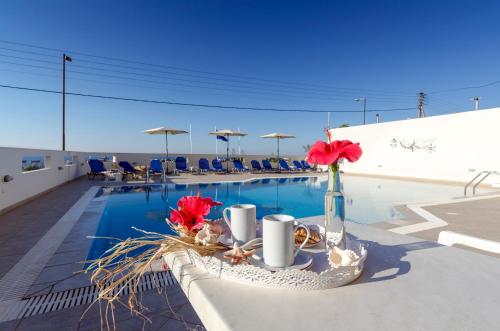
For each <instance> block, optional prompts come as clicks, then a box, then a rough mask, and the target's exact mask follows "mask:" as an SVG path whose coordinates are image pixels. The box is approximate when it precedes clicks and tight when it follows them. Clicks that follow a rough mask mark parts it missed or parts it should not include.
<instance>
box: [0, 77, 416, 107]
mask: <svg viewBox="0 0 500 331" xmlns="http://www.w3.org/2000/svg"><path fill="white" fill-rule="evenodd" d="M0 87H2V88H8V89H16V90H24V91H32V92H42V93H52V94H61V93H62V92H61V91H56V90H47V89H38V88H31V87H24V86H14V85H4V84H0ZM66 94H67V95H73V96H80V97H88V98H97V99H109V100H120V101H133V102H142V103H154V104H167V105H175V106H187V107H202V108H219V109H235V110H255V111H273V112H302V113H360V112H363V111H361V110H353V111H349V110H312V109H282V108H257V107H241V106H225V105H211V104H195V103H184V102H175V101H163V100H149V99H136V98H125V97H116V96H107V95H97V94H86V93H76V92H66ZM413 109H415V108H413V107H409V108H393V109H370V110H367V112H390V111H402V110H413Z"/></svg>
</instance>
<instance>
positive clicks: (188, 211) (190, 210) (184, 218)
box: [170, 195, 222, 231]
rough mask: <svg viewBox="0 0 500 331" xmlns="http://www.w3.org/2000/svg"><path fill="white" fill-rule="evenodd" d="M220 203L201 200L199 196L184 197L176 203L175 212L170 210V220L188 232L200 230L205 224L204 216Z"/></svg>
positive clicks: (210, 199) (205, 199)
mask: <svg viewBox="0 0 500 331" xmlns="http://www.w3.org/2000/svg"><path fill="white" fill-rule="evenodd" d="M220 205H222V203H220V202H217V201H213V200H212V198H202V197H201V196H199V195H196V196H185V197H182V198H180V199H179V201H178V202H177V207H178V208H177V210H172V213H171V215H170V220H171V221H172V222H173V223H176V224H178V225H179V226H182V227H185V228H186V229H187V230H188V231H191V230H200V229H201V228H202V227H203V223H204V222H205V216H207V215H208V214H209V213H210V209H212V207H213V206H220Z"/></svg>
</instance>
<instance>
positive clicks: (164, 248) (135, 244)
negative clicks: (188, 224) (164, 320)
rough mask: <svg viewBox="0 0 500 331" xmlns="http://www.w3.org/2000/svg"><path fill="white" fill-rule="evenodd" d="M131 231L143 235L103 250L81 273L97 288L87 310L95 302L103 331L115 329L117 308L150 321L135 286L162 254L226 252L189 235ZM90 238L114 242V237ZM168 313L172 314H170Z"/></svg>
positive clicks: (219, 245)
mask: <svg viewBox="0 0 500 331" xmlns="http://www.w3.org/2000/svg"><path fill="white" fill-rule="evenodd" d="M133 229H135V230H137V231H139V232H141V233H143V234H144V235H143V236H142V237H139V238H128V239H125V240H120V241H119V242H118V243H117V244H115V245H114V246H113V247H112V248H110V249H109V250H107V251H106V252H105V253H104V254H103V256H102V257H100V258H98V259H96V260H93V261H88V263H89V265H88V267H87V268H86V270H85V272H86V273H87V272H91V273H92V276H91V281H92V283H94V284H96V286H97V288H98V289H99V292H98V296H97V299H96V300H95V301H94V302H93V303H92V304H91V305H90V307H91V306H92V305H93V304H95V303H99V310H100V315H101V325H102V326H103V327H105V328H106V329H107V330H115V329H116V321H115V315H114V310H115V308H116V307H117V306H123V307H126V308H128V309H129V310H130V312H131V314H132V315H135V316H137V317H140V318H142V319H143V320H144V322H151V321H150V319H149V318H148V317H147V316H146V315H145V314H144V313H145V311H147V308H146V307H144V306H143V305H142V303H141V297H140V295H139V291H138V287H139V285H140V279H141V277H142V276H143V275H144V274H146V273H148V272H150V271H152V268H151V265H152V263H153V262H154V261H157V260H159V259H161V258H162V256H163V255H164V254H168V253H172V252H175V251H180V250H185V249H192V250H194V251H196V252H197V253H198V254H200V255H202V256H207V255H214V254H215V253H216V252H218V251H226V250H228V248H227V247H226V246H223V245H221V244H216V245H210V246H203V245H199V244H196V243H195V239H194V237H192V236H174V235H166V234H161V233H156V232H147V231H144V230H140V229H137V228H135V227H134V228H133ZM92 238H96V239H108V240H109V239H113V240H117V238H103V237H92ZM144 249H146V250H145V251H144V252H142V253H140V254H138V255H135V254H134V253H135V252H137V251H138V250H141V251H142V250H144ZM130 255H133V256H130ZM127 287H128V288H129V289H130V291H129V294H128V298H127V296H122V294H123V291H124V289H125V288H127ZM158 292H159V293H161V289H160V288H158ZM125 298H126V302H125ZM102 302H104V303H105V305H104V307H103V309H101V303H102ZM90 307H88V308H87V309H86V310H85V311H84V313H83V315H82V318H81V319H83V317H84V315H85V314H86V312H87V311H88V310H89V309H90ZM172 313H173V314H175V312H173V311H172ZM81 319H80V320H81Z"/></svg>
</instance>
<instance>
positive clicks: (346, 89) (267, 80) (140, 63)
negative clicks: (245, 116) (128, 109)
mask: <svg viewBox="0 0 500 331" xmlns="http://www.w3.org/2000/svg"><path fill="white" fill-rule="evenodd" d="M0 43H5V44H11V45H18V46H23V47H30V48H36V49H43V50H47V51H52V52H60V53H64V52H65V53H71V54H77V55H81V56H86V57H92V58H99V59H105V60H108V61H118V62H123V63H131V64H138V65H143V66H148V67H159V68H166V69H173V70H179V71H187V72H196V73H203V74H208V75H215V76H225V77H233V78H242V79H246V80H254V81H261V82H270V83H278V84H285V85H291V86H293V85H295V86H310V87H320V88H326V89H338V90H345V91H353V93H354V92H357V93H359V92H364V93H367V92H368V93H369V92H371V93H377V94H380V93H387V94H391V95H400V96H411V95H412V94H409V93H406V92H400V91H384V90H373V89H360V88H348V87H337V86H328V85H321V84H311V83H297V82H286V81H279V80H271V79H263V78H258V77H250V76H241V75H233V74H225V73H217V72H210V71H203V70H195V69H189V68H183V67H176V66H169V65H160V64H152V63H147V62H141V61H134V60H127V59H120V58H115V57H109V56H102V55H95V54H89V53H83V52H77V51H72V50H67V49H58V48H51V47H43V46H38V45H33V44H27V43H20V42H13V41H8V40H1V39H0ZM85 61H88V60H85ZM82 62H83V61H82ZM101 64H103V65H116V64H110V63H101ZM136 69H137V70H144V68H136ZM211 79H214V78H211Z"/></svg>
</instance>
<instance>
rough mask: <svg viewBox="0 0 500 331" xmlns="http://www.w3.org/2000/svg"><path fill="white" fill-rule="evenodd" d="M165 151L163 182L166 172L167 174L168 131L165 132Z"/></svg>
mask: <svg viewBox="0 0 500 331" xmlns="http://www.w3.org/2000/svg"><path fill="white" fill-rule="evenodd" d="M165 152H166V154H167V157H166V159H165V167H164V169H163V182H166V174H168V133H166V132H165Z"/></svg>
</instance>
